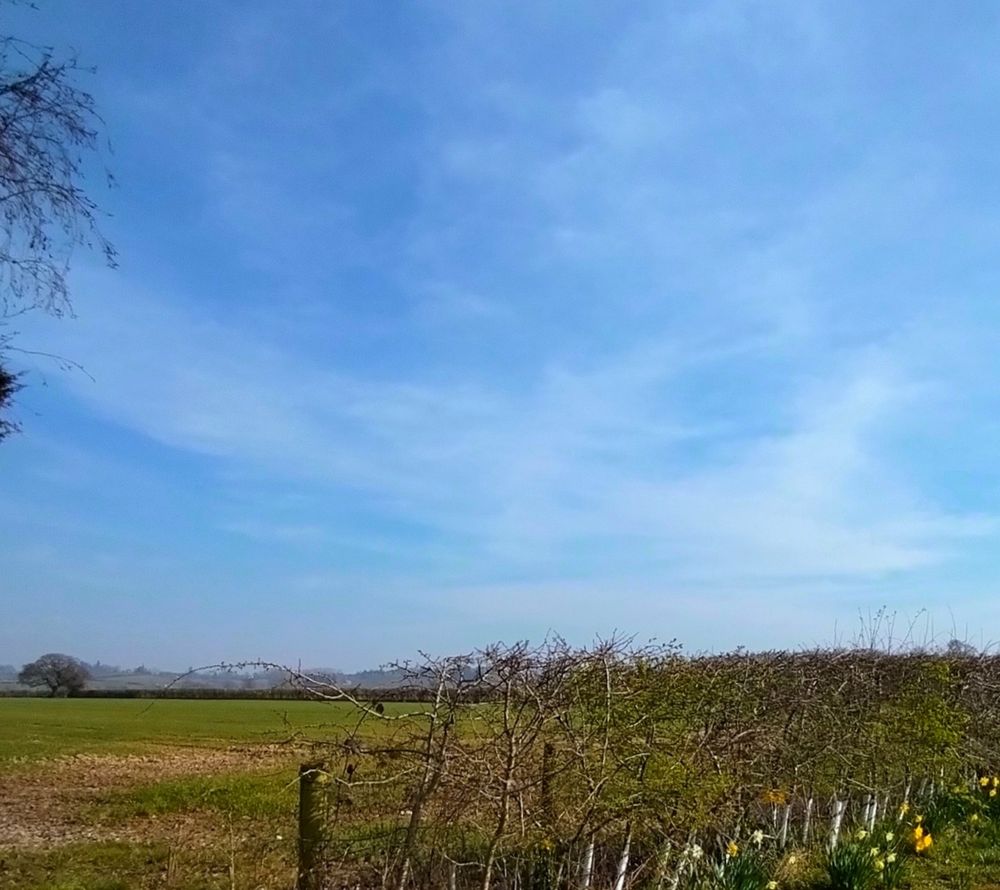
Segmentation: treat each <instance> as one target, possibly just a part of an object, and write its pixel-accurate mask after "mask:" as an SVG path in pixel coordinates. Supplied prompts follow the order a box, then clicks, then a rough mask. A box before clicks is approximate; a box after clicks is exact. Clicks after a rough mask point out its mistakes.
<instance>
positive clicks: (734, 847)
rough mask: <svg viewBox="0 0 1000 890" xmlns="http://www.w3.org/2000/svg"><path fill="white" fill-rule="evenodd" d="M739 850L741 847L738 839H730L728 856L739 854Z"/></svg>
mask: <svg viewBox="0 0 1000 890" xmlns="http://www.w3.org/2000/svg"><path fill="white" fill-rule="evenodd" d="M739 852H740V847H739V844H737V843H736V841H730V842H729V843H728V844H726V855H727V856H737V855H739Z"/></svg>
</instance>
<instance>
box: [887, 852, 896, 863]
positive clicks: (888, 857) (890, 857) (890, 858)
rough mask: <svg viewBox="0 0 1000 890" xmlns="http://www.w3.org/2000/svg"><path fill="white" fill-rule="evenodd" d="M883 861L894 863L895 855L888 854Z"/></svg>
mask: <svg viewBox="0 0 1000 890" xmlns="http://www.w3.org/2000/svg"><path fill="white" fill-rule="evenodd" d="M885 861H886V862H895V861H896V854H895V853H890V854H889V855H888V856H886V857H885Z"/></svg>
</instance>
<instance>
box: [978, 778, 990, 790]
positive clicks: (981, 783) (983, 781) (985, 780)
mask: <svg viewBox="0 0 1000 890" xmlns="http://www.w3.org/2000/svg"><path fill="white" fill-rule="evenodd" d="M989 784H990V777H989V776H980V777H979V787H980V788H985V787H986V786H987V785H989Z"/></svg>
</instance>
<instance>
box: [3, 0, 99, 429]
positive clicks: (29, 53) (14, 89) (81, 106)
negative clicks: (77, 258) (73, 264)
mask: <svg viewBox="0 0 1000 890" xmlns="http://www.w3.org/2000/svg"><path fill="white" fill-rule="evenodd" d="M0 2H2V0H0ZM85 70H86V69H83V68H81V66H79V65H78V64H77V61H76V59H75V58H73V57H69V58H59V57H57V56H56V55H55V53H54V51H53V50H52V49H51V48H48V47H37V46H33V45H32V44H29V43H25V42H24V41H22V40H19V39H17V38H16V37H12V36H9V35H0V439H3V438H5V437H6V436H8V435H10V434H11V433H12V432H15V431H16V430H17V429H18V426H17V424H16V423H15V422H14V421H12V420H10V419H8V417H9V410H10V406H11V401H12V398H13V396H14V393H15V392H16V391H17V389H18V388H19V386H18V377H19V375H18V374H17V373H16V372H15V371H12V370H11V369H10V357H11V354H12V353H21V354H25V353H30V352H31V351H30V350H24V349H20V348H17V347H15V346H14V345H13V344H14V338H15V335H16V332H15V331H13V330H12V329H11V328H10V325H11V323H12V322H13V320H14V319H16V318H17V317H19V316H21V315H23V314H24V313H26V312H30V311H32V310H40V311H42V312H47V313H49V314H51V315H55V316H57V317H58V316H62V315H66V314H67V313H70V312H71V305H70V299H69V284H68V273H69V261H70V256H71V255H72V253H73V250H74V248H77V247H84V248H95V249H97V250H98V251H100V252H101V253H102V254H103V255H104V258H105V260H106V261H107V263H108V264H109V265H110V266H114V265H115V248H114V246H113V245H112V244H111V243H110V242H109V241H108V240H107V239H106V238H105V237H104V236H103V235H102V234H101V232H100V229H99V227H98V217H99V214H100V211H99V209H98V206H97V203H96V202H95V201H94V199H93V198H92V197H91V196H90V194H89V193H88V192H87V191H86V190H85V189H84V187H83V185H84V174H85V170H86V164H85V157H86V155H87V154H88V153H91V152H93V151H95V150H96V149H97V148H98V136H99V134H100V132H101V130H102V128H103V127H102V121H101V119H100V117H99V116H98V114H97V111H96V108H95V103H94V98H93V96H91V95H90V93H88V92H86V91H85V90H82V89H80V88H79V87H78V86H77V85H76V77H77V75H78V74H79V73H81V72H83V71H85ZM109 179H110V178H109Z"/></svg>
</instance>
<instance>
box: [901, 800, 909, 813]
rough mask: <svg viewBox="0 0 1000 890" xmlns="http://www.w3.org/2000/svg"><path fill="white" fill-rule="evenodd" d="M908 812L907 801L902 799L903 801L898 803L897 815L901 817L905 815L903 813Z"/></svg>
mask: <svg viewBox="0 0 1000 890" xmlns="http://www.w3.org/2000/svg"><path fill="white" fill-rule="evenodd" d="M908 812H910V804H909V803H908V802H907V801H905V800H904V801H903V802H902V803H901V804H900V805H899V815H900V817H903V816H905V815H906V814H907V813H908Z"/></svg>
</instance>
